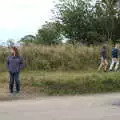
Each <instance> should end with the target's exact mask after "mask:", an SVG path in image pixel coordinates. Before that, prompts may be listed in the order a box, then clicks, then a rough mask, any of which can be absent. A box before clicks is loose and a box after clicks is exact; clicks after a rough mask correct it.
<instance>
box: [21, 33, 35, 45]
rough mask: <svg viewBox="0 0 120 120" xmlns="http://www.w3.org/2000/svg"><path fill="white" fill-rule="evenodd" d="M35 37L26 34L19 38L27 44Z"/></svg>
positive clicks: (32, 41) (33, 40)
mask: <svg viewBox="0 0 120 120" xmlns="http://www.w3.org/2000/svg"><path fill="white" fill-rule="evenodd" d="M35 40H36V37H35V36H33V35H26V36H24V37H23V38H21V40H20V42H22V43H23V44H25V45H28V44H29V43H35Z"/></svg>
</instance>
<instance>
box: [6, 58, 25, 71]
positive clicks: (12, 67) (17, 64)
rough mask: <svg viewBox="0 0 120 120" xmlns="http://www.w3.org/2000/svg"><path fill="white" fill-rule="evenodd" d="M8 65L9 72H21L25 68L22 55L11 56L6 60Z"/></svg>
mask: <svg viewBox="0 0 120 120" xmlns="http://www.w3.org/2000/svg"><path fill="white" fill-rule="evenodd" d="M6 66H7V69H8V71H9V72H11V73H16V72H20V71H21V69H23V68H24V64H23V58H22V57H20V56H9V57H7V60H6Z"/></svg>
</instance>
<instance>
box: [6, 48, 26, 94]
mask: <svg viewBox="0 0 120 120" xmlns="http://www.w3.org/2000/svg"><path fill="white" fill-rule="evenodd" d="M6 65H7V69H8V72H9V75H10V82H9V90H10V93H11V94H13V93H14V82H15V83H16V93H19V92H20V80H19V74H20V71H21V70H22V69H23V67H24V64H23V59H22V57H21V56H20V55H19V51H18V49H17V48H16V47H12V48H11V55H10V56H8V57H7V61H6Z"/></svg>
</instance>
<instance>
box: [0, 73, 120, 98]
mask: <svg viewBox="0 0 120 120" xmlns="http://www.w3.org/2000/svg"><path fill="white" fill-rule="evenodd" d="M1 76H2V77H1V81H0V83H1V85H2V86H7V85H6V83H7V75H6V73H1ZM119 78H120V74H119V72H117V73H115V72H110V73H97V72H90V71H89V72H84V73H83V72H79V71H78V72H75V71H71V72H70V71H69V72H60V71H59V72H45V71H43V72H42V71H41V72H40V71H32V72H30V71H29V72H24V73H22V75H21V84H22V91H23V90H24V92H25V93H26V94H30V95H31V96H33V95H38V96H39V95H80V94H89V93H91V94H92V93H104V92H119V91H120V79H119ZM2 89H5V88H2ZM6 90H7V88H6ZM4 91H5V90H4ZM22 91H21V92H22Z"/></svg>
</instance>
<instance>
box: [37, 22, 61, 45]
mask: <svg viewBox="0 0 120 120" xmlns="http://www.w3.org/2000/svg"><path fill="white" fill-rule="evenodd" d="M36 42H37V43H40V44H45V45H51V44H59V43H61V27H60V23H59V22H47V23H46V24H45V25H43V26H42V28H41V29H39V30H38V33H37V35H36Z"/></svg>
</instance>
